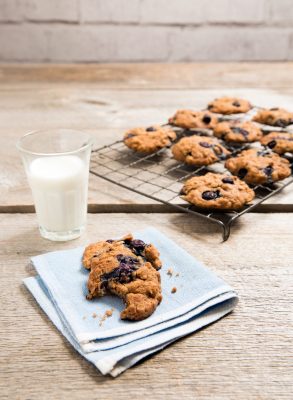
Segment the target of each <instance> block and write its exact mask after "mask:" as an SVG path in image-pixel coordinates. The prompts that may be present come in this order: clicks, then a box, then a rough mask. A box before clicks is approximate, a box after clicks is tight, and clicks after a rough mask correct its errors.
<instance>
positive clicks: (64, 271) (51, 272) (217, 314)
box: [24, 228, 237, 376]
mask: <svg viewBox="0 0 293 400" xmlns="http://www.w3.org/2000/svg"><path fill="white" fill-rule="evenodd" d="M135 237H137V238H140V239H142V240H144V241H145V242H146V243H153V244H154V245H155V246H156V247H157V248H158V250H159V251H160V255H161V256H160V258H161V260H162V263H163V267H162V269H161V278H162V292H163V301H162V303H161V304H160V305H159V306H158V308H157V310H156V311H155V313H154V314H153V315H152V316H150V317H149V318H147V319H145V320H143V321H138V322H130V321H122V320H121V319H120V317H119V314H120V312H121V310H122V309H123V304H122V302H121V300H120V299H118V298H116V297H113V296H106V297H103V298H99V299H96V300H92V301H88V300H86V299H85V294H86V292H87V289H86V282H87V278H88V271H86V270H85V269H84V268H83V267H82V264H81V257H82V253H83V250H84V248H77V249H74V250H69V251H58V252H53V253H47V254H43V255H41V256H37V257H33V258H32V263H33V265H34V266H35V268H36V271H37V272H38V274H39V276H38V277H36V278H27V279H25V280H24V283H25V285H26V286H27V287H28V289H29V290H30V291H31V293H32V294H33V296H34V297H35V298H36V300H37V302H38V303H39V304H40V306H41V307H42V308H43V310H44V311H45V312H46V313H47V315H48V316H49V318H50V319H51V320H52V322H53V323H54V324H55V325H56V326H57V328H58V329H59V330H60V331H61V332H62V333H63V334H64V336H66V338H67V339H68V340H69V342H70V343H71V344H72V345H73V346H74V347H75V348H76V350H77V351H79V353H80V354H82V355H83V356H84V357H85V358H87V359H88V360H89V361H91V362H92V363H93V364H94V365H95V366H96V367H97V368H98V369H99V370H100V371H101V372H102V373H103V374H107V373H110V374H111V375H112V376H117V375H118V374H119V373H121V372H123V371H124V370H125V369H127V368H129V367H130V366H131V365H133V364H135V363H136V362H137V361H139V360H140V359H142V358H143V357H145V356H147V355H148V354H151V353H153V352H156V351H158V350H160V349H162V348H163V347H165V346H166V345H168V344H169V343H171V342H173V341H174V340H176V339H178V338H179V337H182V336H184V335H187V334H188V333H191V332H193V331H196V330H197V329H199V328H201V327H203V326H205V325H207V324H209V323H211V322H213V321H216V320H217V319H219V318H221V317H222V316H224V315H225V314H227V313H229V312H230V311H232V309H233V308H234V306H235V304H236V303H237V296H236V294H235V292H234V291H233V290H232V289H231V288H230V287H229V286H228V285H227V284H226V283H225V282H223V281H222V280H221V279H220V278H218V277H217V276H216V275H215V274H213V273H212V272H211V271H209V270H207V269H206V268H205V267H203V266H202V265H201V264H200V263H199V262H198V261H197V260H196V259H194V258H193V257H191V256H190V255H189V254H188V253H186V252H185V251H184V250H183V249H182V248H180V247H179V246H178V245H177V244H176V243H174V242H173V241H171V240H170V239H168V238H167V237H166V236H164V235H163V234H162V233H160V232H159V231H157V230H155V229H154V228H148V229H146V230H144V231H142V232H137V233H135ZM169 269H172V271H173V273H172V274H170V273H169V274H168V270H169ZM173 287H176V288H177V291H176V293H172V288H173ZM109 308H113V309H114V313H113V315H112V317H111V318H107V319H106V320H105V321H104V322H103V323H102V324H101V323H100V318H93V317H94V316H96V314H98V315H99V316H100V317H101V316H102V315H104V314H105V312H106V311H107V310H109Z"/></svg>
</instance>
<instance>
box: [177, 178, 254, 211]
mask: <svg viewBox="0 0 293 400" xmlns="http://www.w3.org/2000/svg"><path fill="white" fill-rule="evenodd" d="M181 194H182V198H183V199H184V200H186V201H188V202H189V203H191V204H193V205H195V206H197V207H201V208H209V209H219V210H238V209H240V208H242V207H243V206H244V205H245V204H247V203H249V202H250V201H252V200H253V198H254V191H253V190H252V189H250V187H249V186H247V184H246V183H245V182H243V181H241V180H240V179H239V178H237V177H236V176H230V175H227V174H216V173H212V172H209V173H207V174H206V175H203V176H195V177H193V178H190V179H188V180H187V181H186V182H185V184H184V186H183V188H182V190H181Z"/></svg>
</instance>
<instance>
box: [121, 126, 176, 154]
mask: <svg viewBox="0 0 293 400" xmlns="http://www.w3.org/2000/svg"><path fill="white" fill-rule="evenodd" d="M175 139H176V133H175V132H174V131H173V130H172V129H170V128H167V127H162V126H151V127H149V128H133V129H130V130H129V131H127V132H126V133H125V134H124V139H123V140H124V143H125V144H126V146H127V147H129V148H130V149H132V150H134V151H137V152H140V153H149V154H150V153H154V152H156V151H158V150H160V149H162V148H164V147H167V146H170V145H171V143H172V142H173V141H174V140H175Z"/></svg>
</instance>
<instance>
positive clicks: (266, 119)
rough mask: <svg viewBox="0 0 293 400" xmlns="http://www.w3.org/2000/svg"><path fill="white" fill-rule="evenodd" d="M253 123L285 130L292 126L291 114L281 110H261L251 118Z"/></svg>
mask: <svg viewBox="0 0 293 400" xmlns="http://www.w3.org/2000/svg"><path fill="white" fill-rule="evenodd" d="M253 121H256V122H259V123H260V124H265V125H271V126H278V127H280V128H285V127H286V126H288V125H290V124H293V113H292V112H289V111H287V110H284V109H283V108H270V109H269V110H267V109H263V110H260V111H259V112H258V113H257V114H256V115H255V116H254V117H253Z"/></svg>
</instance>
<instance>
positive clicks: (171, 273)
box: [167, 268, 173, 276]
mask: <svg viewBox="0 0 293 400" xmlns="http://www.w3.org/2000/svg"><path fill="white" fill-rule="evenodd" d="M167 275H169V276H172V275H173V268H169V269H168V271H167Z"/></svg>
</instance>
